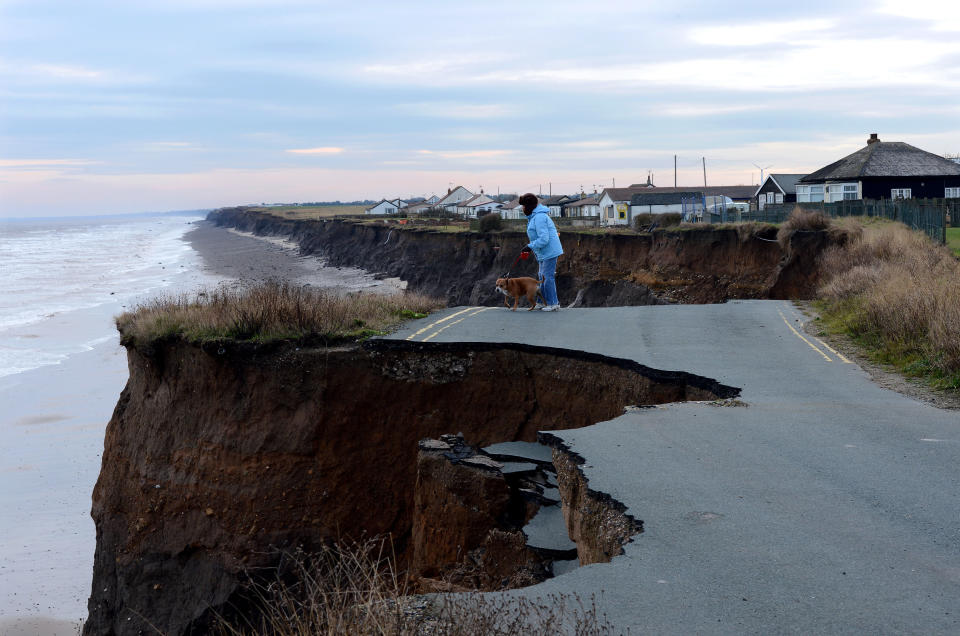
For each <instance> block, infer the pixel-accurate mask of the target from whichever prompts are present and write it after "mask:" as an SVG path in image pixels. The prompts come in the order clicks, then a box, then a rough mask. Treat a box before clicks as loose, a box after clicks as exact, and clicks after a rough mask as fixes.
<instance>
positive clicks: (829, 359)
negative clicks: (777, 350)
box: [777, 307, 852, 364]
mask: <svg viewBox="0 0 960 636" xmlns="http://www.w3.org/2000/svg"><path fill="white" fill-rule="evenodd" d="M777 313H778V314H780V317H781V318H783V323H784V324H785V325H787V328H788V329H789V330H790V331H792V332H793V333H794V335H796V336H797V338H800V339H801V340H803V341H804V342H806V343H807V344H808V345H810V348H811V349H813V350H814V351H816V352H817V353H819V354H820V355H822V356H823V358H824V360H826V361H827V362H833V360H832V359H831V358H830V356H828V355H827V354H825V353H824V352H823V351H821V350H820V349H819V348H818V347H817V345H815V344H813V343H812V342H810V341H809V340H807V339H806V338H804V337H803V335H802V334H801V333H800V332H799V331H797V330H796V329H794V328H793V325H791V324H790V322H789V321H788V320H787V317H786V316H784V315H783V312H782V311H780V308H779V307H778V308H777ZM810 337H811V338H813V339H814V340H816V341H817V342H818V343H819V344H820V346H821V347H823V348H824V349H826V350H827V351H829V352H830V353H832V354H833V355H835V356H837V358H839V359H840V361H841V362H844V363H846V364H852V363H851V362H850V361H849V360H847V359H846V358H845V357H844V356H843V354H842V353H840V352H839V351H837V350H836V349H834V348H833V347H831V346H830V345H828V344H827V343H825V342H823V341H822V340H820V339H819V338H814V337H813V336H810Z"/></svg>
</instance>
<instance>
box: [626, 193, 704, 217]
mask: <svg viewBox="0 0 960 636" xmlns="http://www.w3.org/2000/svg"><path fill="white" fill-rule="evenodd" d="M691 206H694V207H695V209H696V211H697V212H699V213H702V212H703V206H704V195H703V192H699V191H696V190H677V191H675V192H649V191H648V192H640V193H637V194H634V195H633V196H632V197H630V217H631V218H633V217H634V216H636V215H638V214H666V213H668V212H677V213H682V212H684V211H685V209H686V210H687V211H689V210H690V207H691Z"/></svg>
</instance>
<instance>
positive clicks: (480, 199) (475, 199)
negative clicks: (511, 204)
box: [457, 194, 496, 208]
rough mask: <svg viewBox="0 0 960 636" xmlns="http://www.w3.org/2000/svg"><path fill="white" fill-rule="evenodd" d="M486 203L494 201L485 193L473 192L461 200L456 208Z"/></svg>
mask: <svg viewBox="0 0 960 636" xmlns="http://www.w3.org/2000/svg"><path fill="white" fill-rule="evenodd" d="M487 203H496V202H495V201H494V200H493V199H491V198H490V197H488V196H487V195H485V194H475V195H473V196H472V197H470V198H469V199H467V200H466V201H461V202H460V203H458V204H457V207H458V208H472V207H476V206H478V205H486V204H487Z"/></svg>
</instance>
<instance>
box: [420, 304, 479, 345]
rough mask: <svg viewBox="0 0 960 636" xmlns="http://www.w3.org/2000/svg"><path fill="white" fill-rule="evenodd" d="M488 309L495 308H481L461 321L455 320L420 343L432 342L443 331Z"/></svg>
mask: <svg viewBox="0 0 960 636" xmlns="http://www.w3.org/2000/svg"><path fill="white" fill-rule="evenodd" d="M488 309H493V307H480V308H479V309H477V310H476V311H475V312H473V313H472V314H467V315H466V316H464V317H463V318H461V319H460V320H454V321H453V322H451V323H450V324H449V325H444V326H443V327H440V328H439V329H437V330H436V331H434V332H433V333H432V334H430V335H429V336H427V337H426V338H424V339H423V340H421V341H420V342H426V341H427V340H430V339H431V338H433V337H435V336H437V335H438V334H439V333H440V332H441V331H443V330H444V329H449V328H450V327H452V326H454V325H455V324H457V323H458V322H463V321H464V320H466V319H467V318H472V317H473V316H476V315H477V314H480V313H483V312H485V311H487V310H488Z"/></svg>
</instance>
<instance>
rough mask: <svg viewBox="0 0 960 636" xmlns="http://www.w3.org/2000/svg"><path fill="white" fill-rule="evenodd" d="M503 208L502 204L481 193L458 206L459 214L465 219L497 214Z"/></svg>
mask: <svg viewBox="0 0 960 636" xmlns="http://www.w3.org/2000/svg"><path fill="white" fill-rule="evenodd" d="M502 207H503V204H502V203H500V202H499V201H495V200H493V199H491V198H490V197H488V196H487V195H485V194H483V193H481V194H478V195H475V196H473V197H471V198H469V199H467V200H466V201H463V202H462V203H460V204H458V205H457V214H462V215H463V216H464V218H468V219H476V218H479V217H481V216H483V215H484V214H488V213H490V212H495V211H497V210H499V209H500V208H502Z"/></svg>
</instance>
